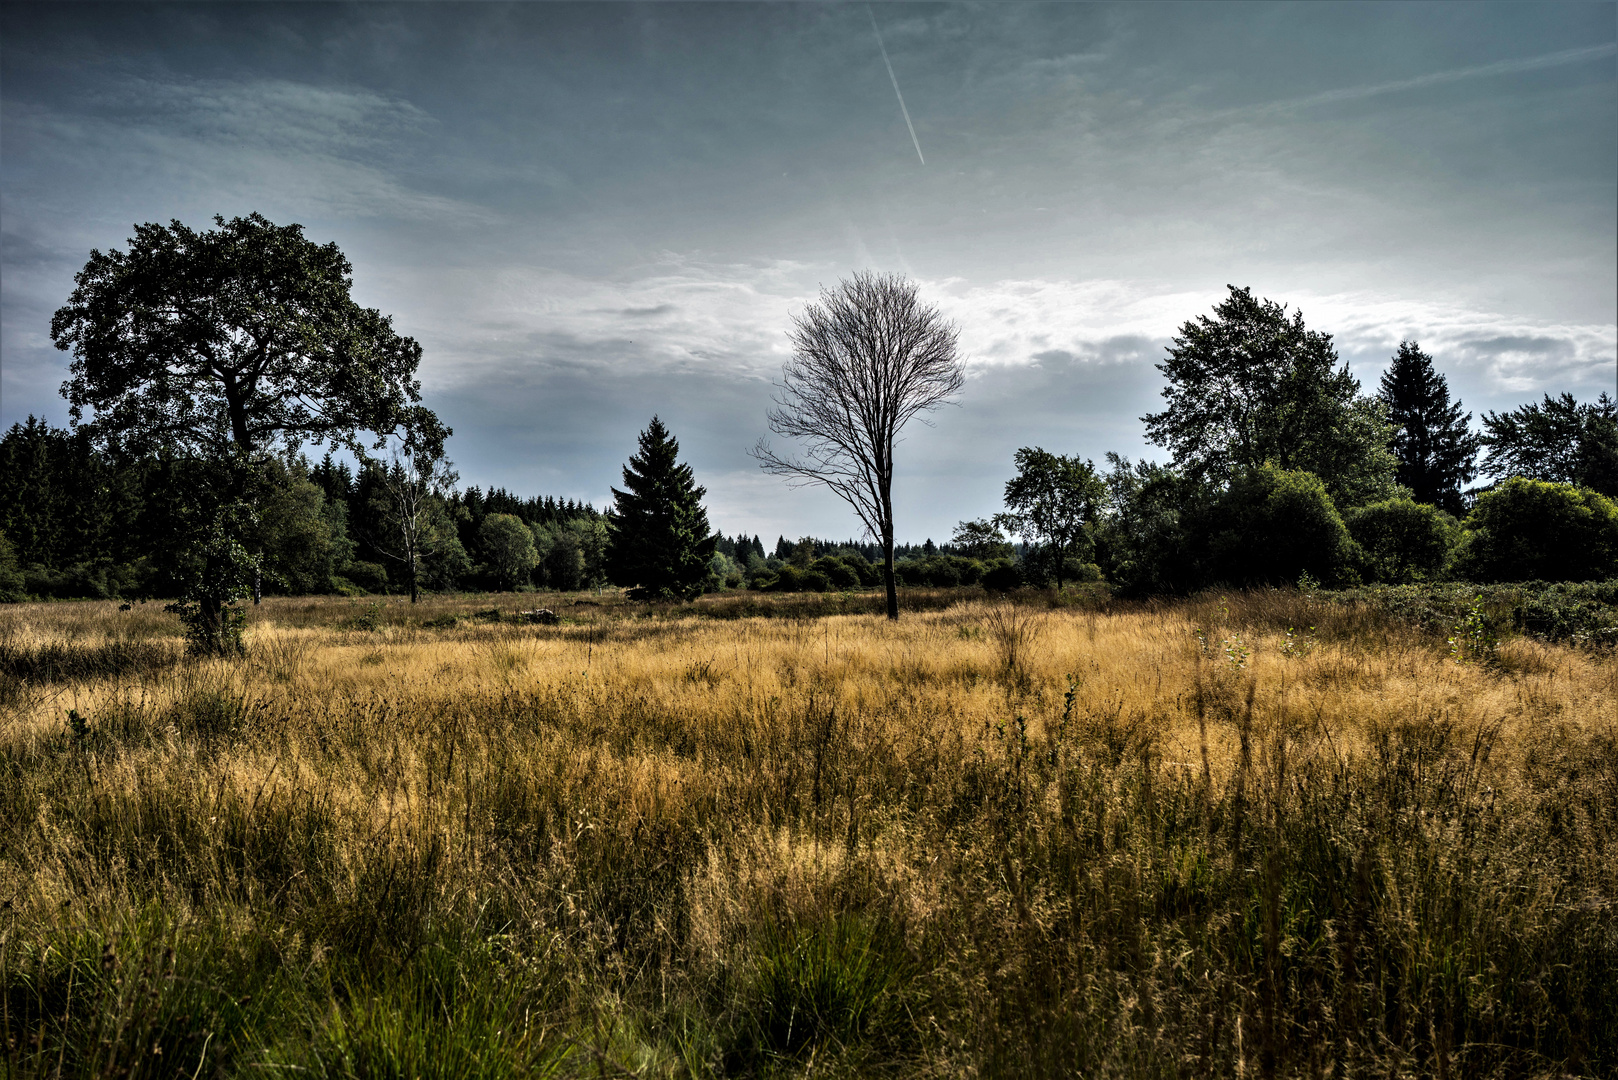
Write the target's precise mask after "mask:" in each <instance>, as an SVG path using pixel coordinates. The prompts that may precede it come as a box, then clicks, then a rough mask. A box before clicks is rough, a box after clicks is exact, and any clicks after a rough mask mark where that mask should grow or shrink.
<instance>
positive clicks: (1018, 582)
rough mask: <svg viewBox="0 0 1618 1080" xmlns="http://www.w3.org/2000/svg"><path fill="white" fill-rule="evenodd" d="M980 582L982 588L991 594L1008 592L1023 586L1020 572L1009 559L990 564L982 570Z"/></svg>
mask: <svg viewBox="0 0 1618 1080" xmlns="http://www.w3.org/2000/svg"><path fill="white" fill-rule="evenodd" d="M980 580H981V581H982V583H983V587H984V588H985V589H988V590H990V591H991V592H1010V591H1011V590H1012V589H1016V588H1019V587H1021V586H1022V584H1023V576H1022V570H1021V569H1019V568H1018V566H1017V564H1016V563H1014V562H1012V561H1011V560H1010V559H1000V560H998V561H996V562H992V563H990V564H989V565H988V566H986V567H985V568H984V570H983V577H982V578H981V579H980Z"/></svg>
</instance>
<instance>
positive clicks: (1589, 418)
mask: <svg viewBox="0 0 1618 1080" xmlns="http://www.w3.org/2000/svg"><path fill="white" fill-rule="evenodd" d="M1483 427H1484V429H1485V430H1486V431H1487V433H1488V434H1487V435H1486V436H1485V438H1484V442H1485V443H1486V444H1487V445H1488V448H1489V452H1488V455H1487V456H1486V457H1485V459H1484V468H1485V469H1487V470H1488V471H1489V472H1491V473H1493V474H1494V475H1496V476H1523V477H1527V478H1528V479H1530V480H1546V481H1549V482H1551V483H1557V484H1574V485H1576V486H1579V487H1587V488H1590V489H1591V490H1593V491H1599V492H1601V494H1603V495H1607V496H1618V402H1615V401H1613V399H1612V398H1611V397H1609V396H1607V395H1606V394H1602V395H1601V397H1599V398H1598V399H1596V401H1594V402H1593V403H1590V404H1585V405H1580V404H1579V403H1578V402H1577V401H1576V400H1574V397H1573V395H1572V394H1563V395H1561V396H1560V397H1555V398H1553V397H1551V396H1550V395H1549V394H1546V395H1545V400H1544V402H1542V403H1530V404H1527V405H1524V406H1522V407H1521V408H1518V409H1514V410H1512V411H1511V412H1507V413H1494V412H1491V413H1489V414H1488V415H1487V416H1485V417H1484V418H1483Z"/></svg>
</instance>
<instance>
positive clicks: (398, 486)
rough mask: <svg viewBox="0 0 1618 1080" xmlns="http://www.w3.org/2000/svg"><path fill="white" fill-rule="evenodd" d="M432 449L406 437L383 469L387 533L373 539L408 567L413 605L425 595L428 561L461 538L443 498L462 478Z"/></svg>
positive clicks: (401, 565) (405, 570)
mask: <svg viewBox="0 0 1618 1080" xmlns="http://www.w3.org/2000/svg"><path fill="white" fill-rule="evenodd" d="M430 454H431V450H423V449H419V448H417V447H416V446H415V445H413V444H412V443H410V442H409V441H408V440H407V441H406V443H405V444H404V446H403V448H402V449H400V450H398V451H397V452H395V453H394V455H393V459H392V460H391V461H390V462H389V463H388V465H387V467H386V468H384V469H382V470H381V479H382V483H381V493H382V494H383V496H384V498H385V500H386V501H385V503H384V506H383V508H382V513H381V515H380V517H381V519H382V522H383V524H384V525H385V527H386V528H387V536H386V537H385V538H383V537H379V538H376V539H375V540H374V541H373V544H372V546H373V547H374V548H375V549H376V550H377V551H378V552H380V553H381V554H382V555H384V556H385V557H387V558H389V559H392V560H393V561H394V562H396V563H398V564H399V565H400V567H401V568H402V569H403V570H404V574H405V581H406V583H407V584H408V585H409V587H410V602H411V603H412V604H414V603H416V601H417V600H418V599H419V598H420V595H421V577H422V569H423V562H424V560H426V559H428V558H430V557H432V556H433V555H436V554H439V553H440V552H441V551H443V550H444V549H445V548H446V547H447V546H448V545H449V544H450V543H451V542H452V541H453V542H455V543H456V544H459V543H460V540H459V538H458V537H456V535H455V528H454V526H453V524H452V523H451V522H450V520H449V516H448V515H447V514H446V513H445V512H444V497H445V496H446V495H448V494H450V492H451V491H453V490H454V488H455V481H456V480H458V479H460V477H459V475H458V474H457V473H456V472H455V470H454V469H453V468H452V467H451V465H450V463H449V462H448V461H446V460H444V459H443V458H442V457H439V456H430Z"/></svg>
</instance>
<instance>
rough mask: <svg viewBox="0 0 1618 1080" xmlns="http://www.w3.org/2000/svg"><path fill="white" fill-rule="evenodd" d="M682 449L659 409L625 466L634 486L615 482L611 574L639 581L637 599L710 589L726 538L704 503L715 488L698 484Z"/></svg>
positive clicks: (688, 595) (610, 526)
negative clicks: (714, 561) (711, 571)
mask: <svg viewBox="0 0 1618 1080" xmlns="http://www.w3.org/2000/svg"><path fill="white" fill-rule="evenodd" d="M679 457H680V444H679V441H678V440H676V439H675V438H674V436H673V435H671V434H670V433H669V429H668V428H666V427H664V426H663V421H661V420H659V419H658V418H657V417H656V416H653V417H652V422H651V424H649V425H648V426H647V428H646V430H645V431H643V432H641V433H640V452H639V453H638V454H636V455H634V456H633V457H631V458H630V459H629V464H627V465H625V466H624V488H625V489H626V490H623V491H619V490H618V489H617V488H613V489H612V495H613V499H614V505H613V509H612V511H611V512H610V513H609V514H608V516H607V528H608V531H609V534H610V541H609V548H608V553H607V566H608V575H609V576H610V577H611V578H612V579H613V580H614V581H615V582H617V583H618V584H620V585H629V586H633V588H631V589H630V591H629V596H630V598H631V599H634V600H654V599H666V598H671V597H678V598H681V599H690V598H691V597H693V596H696V595H697V594H699V593H700V592H702V585H703V582H704V580H706V578H707V576H708V560H709V558H711V557H712V555H713V553H714V549H715V546H716V545H717V544H718V542H719V538H718V536H716V535H714V533H713V530H712V529H710V528H709V527H708V513H707V511H705V510H704V509H703V508H702V497H703V496H704V495H706V494H707V489H706V488H701V487H698V486H697V482H696V478H695V476H694V475H693V473H692V472H691V466H689V465H682V464H680V461H679Z"/></svg>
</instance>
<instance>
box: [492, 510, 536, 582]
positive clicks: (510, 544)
mask: <svg viewBox="0 0 1618 1080" xmlns="http://www.w3.org/2000/svg"><path fill="white" fill-rule="evenodd" d="M478 539H479V540H480V541H481V542H482V547H483V554H484V557H485V558H486V559H487V560H488V564H489V573H490V575H491V576H492V577H493V578H494V579H495V581H496V582H498V583H499V585H500V587H501V588H503V589H515V588H516V587H517V586H519V585H525V584H527V583H528V575H529V574H530V573H532V572H533V569H534V567H535V566H538V565H539V552H538V551H537V550H535V548H534V534H533V533H532V532H530V531H529V530H528V526H527V525H524V524H523V522H522V518H520V517H518V516H517V515H515V514H490V515H489V516H488V517H486V518H484V519H483V524H482V525H481V526H479V528H478Z"/></svg>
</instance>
